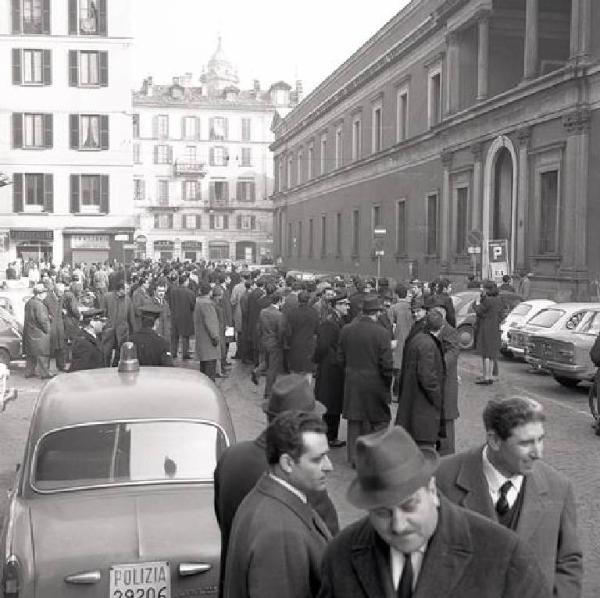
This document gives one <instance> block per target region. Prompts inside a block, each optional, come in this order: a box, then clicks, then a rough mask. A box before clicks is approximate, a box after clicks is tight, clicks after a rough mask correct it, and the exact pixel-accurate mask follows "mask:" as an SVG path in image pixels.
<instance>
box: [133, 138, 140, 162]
mask: <svg viewBox="0 0 600 598" xmlns="http://www.w3.org/2000/svg"><path fill="white" fill-rule="evenodd" d="M141 149H142V148H141V145H140V144H139V143H134V144H133V163H134V164H141V163H142V158H141Z"/></svg>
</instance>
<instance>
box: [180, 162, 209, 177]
mask: <svg viewBox="0 0 600 598" xmlns="http://www.w3.org/2000/svg"><path fill="white" fill-rule="evenodd" d="M174 172H175V176H186V177H199V178H203V177H204V176H206V166H205V165H204V164H203V163H202V162H179V161H176V162H175V164H174Z"/></svg>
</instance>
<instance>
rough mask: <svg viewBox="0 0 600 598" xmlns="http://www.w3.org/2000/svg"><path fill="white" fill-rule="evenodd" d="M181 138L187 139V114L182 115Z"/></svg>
mask: <svg viewBox="0 0 600 598" xmlns="http://www.w3.org/2000/svg"><path fill="white" fill-rule="evenodd" d="M181 139H185V116H182V117H181Z"/></svg>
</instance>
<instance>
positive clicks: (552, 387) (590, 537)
mask: <svg viewBox="0 0 600 598" xmlns="http://www.w3.org/2000/svg"><path fill="white" fill-rule="evenodd" d="M235 364H236V365H234V367H233V369H232V372H231V374H230V377H229V378H227V379H224V380H220V381H219V386H220V388H221V389H222V391H223V393H224V394H225V396H226V398H227V402H228V404H229V408H230V410H231V415H232V417H233V421H234V424H235V429H236V433H237V439H238V440H245V439H249V438H252V437H254V436H255V435H257V434H258V433H259V431H260V430H261V429H262V428H263V426H264V424H265V417H264V415H263V414H262V412H261V411H260V404H261V401H262V384H263V382H262V381H261V385H260V386H259V387H255V386H254V385H253V384H252V383H251V382H250V379H249V371H248V366H242V365H241V363H240V362H235ZM189 367H197V362H189ZM479 368H480V363H479V359H478V357H477V356H476V355H474V354H469V353H464V354H463V355H461V358H460V369H459V375H460V377H461V386H460V389H461V391H460V411H461V417H460V419H459V420H458V423H457V443H458V449H459V450H461V449H465V448H468V447H472V446H474V445H477V444H479V443H481V442H483V439H484V433H483V424H482V423H481V412H482V409H483V406H484V405H485V402H486V400H487V399H488V398H491V397H494V396H496V395H501V396H512V395H517V394H521V395H522V394H526V395H528V396H530V397H532V398H534V399H536V400H538V401H540V402H541V403H542V404H543V405H544V408H545V412H546V417H547V421H546V444H545V457H544V458H545V460H546V461H547V462H548V463H550V464H551V465H553V466H554V467H556V468H557V469H558V470H560V471H562V472H563V473H564V474H566V475H567V476H568V477H569V478H570V479H571V480H572V481H573V483H574V485H575V492H576V497H577V505H578V525H579V537H580V540H581V544H582V547H583V551H584V558H585V576H584V592H583V596H584V598H595V597H596V596H598V594H599V591H600V551H599V550H598V549H599V548H600V499H599V498H598V487H599V482H600V451H599V448H600V437H598V436H596V435H595V434H594V433H593V430H592V428H591V425H590V424H591V416H590V414H589V412H588V407H587V389H585V388H581V389H575V390H571V389H566V388H563V387H561V386H560V385H559V384H557V383H556V382H555V381H554V380H553V379H552V378H551V377H549V376H544V375H540V374H532V373H529V372H528V367H527V365H526V364H524V363H520V362H516V361H510V360H504V359H503V360H502V361H501V363H500V381H499V382H497V383H495V384H493V385H492V386H489V387H480V386H476V385H475V384H473V381H474V378H475V377H476V376H477V375H478V374H479ZM10 385H11V386H16V387H17V388H18V389H19V398H18V400H17V401H16V402H15V403H11V404H10V405H9V407H8V409H7V411H6V412H5V413H3V414H2V415H1V416H0V438H1V439H2V445H1V449H0V491H1V492H0V511H1V512H2V514H4V511H5V509H6V490H8V489H9V488H10V486H11V483H12V480H13V476H14V471H15V466H16V465H17V463H19V461H20V460H21V458H22V451H23V447H24V443H25V438H26V434H27V430H28V422H29V416H30V413H31V410H32V407H33V403H34V400H35V398H36V396H37V393H38V391H39V389H40V388H41V385H42V382H41V381H40V380H25V379H24V378H23V374H22V370H20V369H17V370H13V371H12V374H11V378H10ZM344 435H345V428H344V427H342V433H341V436H342V437H344ZM345 454H346V453H345V449H343V448H342V449H335V450H333V451H332V455H331V456H332V462H333V464H334V468H335V470H334V471H333V472H332V474H331V476H330V481H329V489H330V493H331V495H332V498H333V500H334V502H335V504H336V506H337V508H338V512H339V516H340V523H341V525H342V526H345V525H348V524H349V523H351V522H352V521H354V520H356V519H357V518H358V517H361V516H362V513H361V512H360V511H358V510H356V509H354V508H353V507H351V506H350V505H349V504H348V503H347V502H346V500H345V491H346V488H347V486H348V484H349V482H350V480H351V479H352V478H353V472H352V470H351V469H350V468H349V467H348V466H347V465H346V463H345Z"/></svg>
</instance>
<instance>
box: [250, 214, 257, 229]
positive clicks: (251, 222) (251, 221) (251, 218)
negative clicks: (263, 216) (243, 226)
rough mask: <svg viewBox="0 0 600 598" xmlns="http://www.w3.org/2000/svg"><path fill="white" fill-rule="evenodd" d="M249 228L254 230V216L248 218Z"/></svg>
mask: <svg viewBox="0 0 600 598" xmlns="http://www.w3.org/2000/svg"><path fill="white" fill-rule="evenodd" d="M250 228H251V229H252V230H256V216H250Z"/></svg>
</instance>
